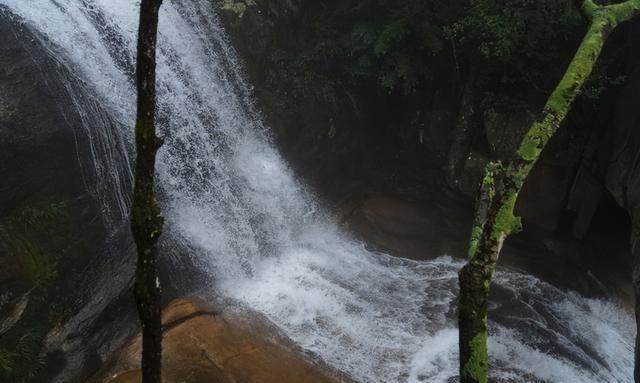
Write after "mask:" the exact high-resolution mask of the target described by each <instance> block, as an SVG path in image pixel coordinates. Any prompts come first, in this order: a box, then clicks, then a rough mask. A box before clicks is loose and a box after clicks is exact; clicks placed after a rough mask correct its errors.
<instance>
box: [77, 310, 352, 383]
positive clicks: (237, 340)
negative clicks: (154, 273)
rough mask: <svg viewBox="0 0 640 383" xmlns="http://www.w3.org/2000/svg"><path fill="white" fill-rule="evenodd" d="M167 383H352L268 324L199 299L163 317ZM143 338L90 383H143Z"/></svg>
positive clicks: (116, 355) (132, 341) (137, 338)
mask: <svg viewBox="0 0 640 383" xmlns="http://www.w3.org/2000/svg"><path fill="white" fill-rule="evenodd" d="M162 320H163V324H164V337H163V366H162V367H163V382H166V383H213V382H216V383H234V382H246V383H337V382H345V383H348V382H350V381H349V380H347V379H346V378H345V377H340V376H339V375H338V373H337V372H335V371H333V370H331V369H330V368H329V367H326V366H321V365H319V364H316V363H314V362H312V361H311V360H310V359H308V357H307V356H306V355H304V354H303V353H302V351H300V350H299V349H298V348H297V347H295V345H293V344H292V343H291V341H289V340H288V339H286V338H284V337H283V336H281V335H280V334H279V333H278V331H277V329H276V328H275V327H274V326H273V325H272V324H270V323H269V321H268V320H267V319H266V318H264V317H261V316H260V315H259V314H257V313H253V312H248V311H235V312H234V311H232V310H231V309H228V310H223V311H220V310H218V309H216V308H213V307H212V306H211V305H208V304H207V303H205V302H204V301H202V300H199V299H197V298H192V299H179V300H177V301H174V302H172V303H171V304H170V305H169V306H168V307H167V308H166V309H165V310H164V312H163V319H162ZM140 352H141V337H140V334H139V333H136V334H134V335H133V336H131V337H130V338H129V339H128V340H127V341H126V342H125V344H124V345H123V346H122V347H121V348H120V349H119V350H118V351H116V352H115V353H114V355H113V357H112V358H111V359H110V360H109V361H107V363H106V364H105V365H104V366H103V368H102V369H101V370H100V371H99V372H98V373H97V374H96V375H95V376H94V377H92V378H91V379H89V381H88V382H87V383H138V382H140V369H139V365H140Z"/></svg>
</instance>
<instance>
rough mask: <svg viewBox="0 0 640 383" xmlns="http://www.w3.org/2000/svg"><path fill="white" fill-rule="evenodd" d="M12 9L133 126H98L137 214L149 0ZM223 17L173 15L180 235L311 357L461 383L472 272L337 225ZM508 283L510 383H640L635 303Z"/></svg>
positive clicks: (504, 323) (505, 322) (112, 176)
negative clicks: (138, 47) (292, 159)
mask: <svg viewBox="0 0 640 383" xmlns="http://www.w3.org/2000/svg"><path fill="white" fill-rule="evenodd" d="M0 5H5V6H7V7H8V8H9V9H11V11H12V12H13V13H14V14H16V15H18V16H19V17H20V18H21V19H23V20H24V22H25V23H26V25H27V26H28V27H29V28H32V29H33V30H36V31H38V32H39V33H40V36H42V37H41V38H42V40H43V42H44V43H45V45H46V46H47V47H49V49H50V50H51V52H52V55H53V56H54V57H56V58H57V59H58V60H59V61H60V63H61V64H62V65H65V66H68V67H69V68H71V69H72V71H73V72H74V73H76V74H77V77H78V81H79V83H80V84H82V86H83V87H85V88H86V89H89V90H91V92H92V94H95V97H96V100H87V99H85V98H84V97H80V96H78V97H75V98H74V99H73V100H71V101H73V104H75V105H77V106H79V107H85V105H87V103H93V104H92V105H93V106H94V107H95V104H96V103H99V104H101V105H102V106H104V107H105V109H106V110H107V111H108V113H109V115H110V117H111V119H113V120H114V121H116V122H117V124H116V125H117V128H116V129H115V131H114V130H113V127H112V126H111V125H110V124H108V123H105V124H104V125H101V126H87V127H86V128H87V132H88V133H89V134H90V136H91V138H92V142H93V143H95V147H92V151H93V152H95V159H96V172H97V173H98V174H99V175H100V176H99V178H100V179H101V180H102V181H103V182H104V183H106V184H113V185H116V186H115V187H114V188H112V189H115V190H112V191H105V190H106V189H105V188H98V192H99V193H113V194H114V195H115V198H116V199H117V200H118V201H119V203H118V204H116V205H118V207H119V208H118V209H116V210H118V211H119V212H120V214H123V212H124V211H125V209H126V203H127V201H126V199H125V198H123V197H122V196H123V195H126V194H125V192H123V191H122V190H120V189H119V186H118V185H126V184H127V182H128V178H129V177H130V171H129V170H128V169H130V165H129V162H128V159H127V158H126V157H125V156H124V154H122V153H123V149H122V148H126V147H127V146H128V145H130V144H131V134H130V132H131V131H132V123H133V121H134V118H133V116H134V105H135V90H134V87H133V82H132V66H131V63H132V62H133V61H134V59H133V57H134V56H133V52H134V47H135V36H136V28H137V6H138V3H137V2H135V1H132V0H0ZM211 7H212V6H211V2H210V1H205V0H192V1H186V0H184V1H177V0H175V1H169V0H166V1H165V4H164V5H163V7H162V11H161V21H160V36H159V41H160V44H159V47H160V49H159V56H158V92H159V95H158V99H159V103H160V105H159V123H160V129H161V131H162V133H163V134H164V136H165V137H166V144H165V146H164V147H163V148H162V150H161V151H160V157H159V160H158V179H159V186H160V189H161V192H162V195H163V208H164V211H165V215H166V216H167V218H168V227H169V230H170V231H171V233H172V234H173V235H174V237H175V238H176V239H177V240H180V241H185V243H187V244H188V245H189V247H190V248H192V249H194V252H195V254H194V258H195V259H196V261H197V263H198V264H199V266H200V267H202V269H203V270H205V271H206V272H208V273H210V275H211V278H212V280H215V281H216V282H217V284H216V289H217V290H218V291H222V292H223V293H224V294H225V295H227V296H229V297H232V298H236V299H239V300H241V301H242V302H245V303H246V304H247V305H248V306H250V307H251V308H253V309H255V310H259V311H261V312H263V313H265V314H266V315H267V316H268V317H269V318H271V319H272V320H273V321H274V323H276V324H277V325H278V326H279V327H280V328H281V329H282V330H283V331H284V332H285V333H286V334H288V335H289V336H290V337H291V338H292V339H293V340H294V341H295V342H297V343H298V344H299V345H300V346H302V347H303V348H304V349H306V350H308V351H309V352H310V353H313V354H314V355H316V356H317V357H319V358H322V359H323V360H325V361H326V362H328V363H329V364H331V365H333V366H335V367H337V368H338V369H340V370H342V371H344V372H346V373H348V374H350V375H351V376H353V377H354V378H355V379H357V380H359V381H362V382H385V383H388V382H445V381H446V380H447V379H449V378H450V377H453V376H455V375H456V365H457V360H456V358H457V343H456V342H457V330H456V329H455V326H454V323H455V315H454V306H455V294H456V291H457V288H456V273H457V270H458V269H459V267H460V266H461V263H460V262H459V261H455V260H453V259H451V258H448V257H440V258H437V259H435V260H433V261H428V262H421V263H417V262H411V261H406V260H401V259H397V258H392V257H389V256H386V255H383V254H373V253H371V252H369V251H367V250H365V249H364V247H363V246H362V245H361V244H358V243H356V242H354V241H353V240H351V239H350V238H348V237H347V236H345V235H344V234H341V233H339V232H337V230H336V229H335V228H333V227H332V226H331V225H330V224H329V223H327V222H326V221H325V219H324V218H323V214H322V212H320V211H319V209H318V207H316V206H315V204H314V202H313V198H311V197H309V196H308V195H307V194H306V193H305V191H304V189H303V188H302V187H301V186H300V185H299V184H298V183H297V182H296V180H295V179H294V178H293V176H292V173H291V172H290V171H289V169H288V167H287V165H286V164H285V163H284V162H283V160H282V159H281V158H280V156H279V154H278V153H277V151H276V150H275V149H274V147H273V145H272V144H271V142H270V140H269V138H268V134H266V133H265V131H264V127H263V126H262V123H261V119H260V117H259V115H258V114H257V113H256V111H255V110H254V108H253V105H252V103H251V99H250V91H249V88H248V87H247V85H246V84H245V83H244V82H243V80H242V76H241V75H240V73H239V69H238V68H239V66H238V64H237V62H236V58H235V54H234V52H233V50H232V49H231V47H230V45H229V42H228V41H227V40H226V37H225V34H224V31H223V30H222V28H221V26H220V22H219V20H218V18H217V16H215V15H214V14H212V13H213V12H212V10H211ZM72 98H73V97H72ZM125 152H126V151H125ZM114 153H115V154H117V153H121V154H120V157H122V158H120V159H117V158H113V157H114V156H115V154H114ZM116 162H117V164H116ZM123 164H124V166H123ZM118 166H120V167H121V168H120V169H119V170H118ZM123 187H124V186H123ZM104 198H105V201H107V200H109V198H107V197H104ZM497 280H498V281H497V286H496V289H495V290H496V297H497V298H496V300H495V302H493V304H492V311H491V314H490V315H491V318H492V320H493V322H492V324H491V326H492V337H491V342H490V354H491V357H492V365H494V366H497V368H495V369H494V370H493V376H494V378H495V379H496V380H499V381H513V382H521V381H545V382H631V381H632V369H633V358H632V356H633V350H632V345H633V336H634V323H633V321H632V318H630V317H629V316H628V315H627V314H626V313H625V312H624V311H623V310H622V309H621V308H620V307H617V306H615V305H613V304H611V303H607V302H600V301H591V300H586V299H584V298H581V297H579V296H576V295H573V294H566V293H564V292H561V291H559V290H557V289H555V288H553V287H551V286H549V285H547V284H545V283H543V282H541V281H539V280H536V279H535V278H532V277H529V276H526V275H521V274H516V273H512V272H501V273H499V274H498V276H497ZM536 379H537V380H536Z"/></svg>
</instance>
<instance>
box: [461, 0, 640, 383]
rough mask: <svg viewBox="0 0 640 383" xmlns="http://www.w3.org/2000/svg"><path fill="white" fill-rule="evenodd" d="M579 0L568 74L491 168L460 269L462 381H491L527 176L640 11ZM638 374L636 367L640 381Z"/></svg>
mask: <svg viewBox="0 0 640 383" xmlns="http://www.w3.org/2000/svg"><path fill="white" fill-rule="evenodd" d="M576 5H577V6H578V9H579V10H580V12H581V14H582V16H583V17H584V18H585V20H587V22H588V23H589V29H588V31H587V33H586V35H585V36H584V39H583V41H582V43H581V45H580V47H579V48H578V50H577V52H576V53H575V55H574V57H573V59H572V61H571V63H570V64H569V67H568V68H567V70H566V72H565V74H564V76H563V78H562V79H561V80H560V82H559V84H558V85H557V87H556V88H555V90H554V91H553V93H552V94H551V96H550V97H549V99H548V100H547V103H546V104H545V106H544V108H543V110H542V113H541V114H540V116H539V118H538V119H537V120H536V122H534V123H533V124H532V125H531V127H530V129H529V131H528V132H527V133H526V135H525V137H524V138H523V140H522V142H521V144H520V147H519V149H518V151H517V153H515V155H514V157H513V159H512V160H511V161H509V162H508V163H501V162H497V163H490V164H489V165H488V166H487V168H486V170H485V176H484V179H483V182H482V186H481V187H480V193H479V198H478V203H477V211H476V219H475V222H474V225H473V228H472V233H471V239H470V243H469V254H468V256H469V260H468V262H467V264H466V265H465V266H464V267H463V268H462V269H461V270H460V273H459V285H460V295H459V300H458V324H459V328H460V335H459V337H460V338H459V342H460V343H459V346H460V381H461V382H462V383H486V382H487V381H488V372H489V358H488V353H487V335H488V328H487V303H488V298H489V290H490V286H491V282H492V279H493V273H494V270H495V267H496V264H497V262H498V257H499V254H500V251H501V250H502V245H503V243H504V241H505V239H506V238H507V236H509V235H510V234H512V233H513V232H516V231H518V230H520V226H521V225H520V219H519V218H518V217H516V216H515V214H514V207H515V204H516V200H517V198H518V194H519V192H520V190H521V188H522V186H523V184H524V182H525V179H526V178H527V176H528V174H529V172H530V171H531V169H532V168H533V166H534V165H535V163H536V161H537V160H538V158H539V156H540V153H541V152H542V150H543V149H544V147H545V146H546V144H547V143H548V142H549V140H550V139H551V137H552V136H553V135H554V134H555V132H556V131H557V130H558V128H559V127H560V125H561V123H562V122H563V121H564V119H565V117H566V115H567V113H568V112H569V110H570V109H571V105H572V103H573V101H574V100H575V98H576V97H577V96H578V94H579V93H580V91H581V89H582V86H583V85H584V83H585V81H586V80H587V79H588V77H589V76H590V74H591V71H592V69H593V66H594V65H595V63H596V61H597V59H598V57H599V55H600V53H601V51H602V47H603V46H604V43H605V41H606V39H607V37H608V36H609V34H610V33H611V32H612V31H613V30H614V29H615V28H616V27H617V26H618V25H619V24H620V23H622V22H624V21H626V20H628V19H630V18H632V17H633V16H635V15H636V14H638V13H639V12H640V0H627V1H626V2H623V3H619V4H613V5H607V6H601V5H597V4H595V3H594V2H593V1H592V0H576ZM637 376H638V373H637V372H636V381H637V382H638V378H637Z"/></svg>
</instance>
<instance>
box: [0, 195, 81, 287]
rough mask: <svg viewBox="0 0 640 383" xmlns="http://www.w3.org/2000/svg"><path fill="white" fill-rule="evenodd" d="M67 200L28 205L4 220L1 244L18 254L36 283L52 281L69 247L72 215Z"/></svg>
mask: <svg viewBox="0 0 640 383" xmlns="http://www.w3.org/2000/svg"><path fill="white" fill-rule="evenodd" d="M66 209H67V206H66V205H65V204H64V203H51V204H45V205H42V206H27V207H24V208H22V209H20V210H18V211H16V212H14V213H13V214H11V215H9V216H8V217H7V218H5V219H4V220H2V221H0V246H1V247H3V248H4V250H5V251H6V252H7V253H8V254H10V255H14V256H18V257H19V258H20V259H21V260H22V263H23V265H24V268H25V270H26V271H27V273H28V274H29V277H30V278H31V280H32V282H33V283H34V285H36V286H46V285H48V284H50V283H51V281H52V279H53V278H54V277H55V274H56V264H57V258H58V257H59V256H60V255H62V254H63V253H64V252H65V251H66V248H67V247H68V243H69V240H70V239H69V238H68V233H67V230H68V225H69V221H68V216H67V211H66Z"/></svg>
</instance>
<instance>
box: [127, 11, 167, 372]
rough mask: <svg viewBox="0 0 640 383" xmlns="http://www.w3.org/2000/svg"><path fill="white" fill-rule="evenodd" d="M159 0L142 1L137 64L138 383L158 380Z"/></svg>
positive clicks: (134, 220)
mask: <svg viewBox="0 0 640 383" xmlns="http://www.w3.org/2000/svg"><path fill="white" fill-rule="evenodd" d="M161 4H162V0H142V2H141V3H140V25H139V29H138V47H137V64H136V86H137V90H138V104H137V117H136V127H135V137H136V168H135V185H134V192H133V206H132V209H131V231H132V233H133V238H134V240H135V242H136V246H137V253H138V262H137V266H136V274H135V285H134V294H135V300H136V306H137V309H138V315H139V316H140V324H141V326H142V365H141V369H142V383H161V371H160V369H161V355H162V323H161V307H160V283H159V280H158V265H157V258H158V257H157V243H158V238H159V236H160V233H161V232H162V227H163V224H164V220H163V218H162V216H161V214H160V207H159V205H158V202H157V201H156V198H155V195H154V174H155V161H156V152H157V151H158V149H159V148H160V146H161V145H162V140H161V139H160V138H159V137H157V136H156V126H155V125H156V123H155V115H156V44H157V34H158V15H159V11H160V6H161Z"/></svg>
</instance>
